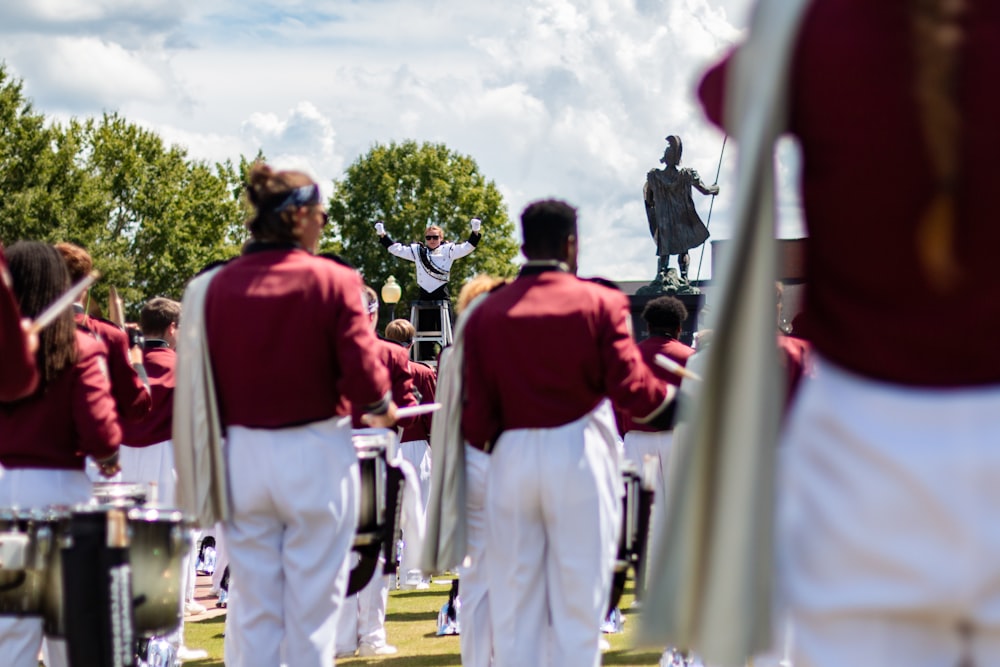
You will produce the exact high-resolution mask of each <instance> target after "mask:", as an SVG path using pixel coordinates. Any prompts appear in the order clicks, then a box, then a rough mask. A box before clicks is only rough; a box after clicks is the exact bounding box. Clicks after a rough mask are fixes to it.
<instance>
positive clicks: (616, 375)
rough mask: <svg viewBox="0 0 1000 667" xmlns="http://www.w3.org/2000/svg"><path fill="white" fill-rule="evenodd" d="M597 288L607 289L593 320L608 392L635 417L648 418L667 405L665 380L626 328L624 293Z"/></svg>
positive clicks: (626, 310) (627, 326)
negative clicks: (653, 369)
mask: <svg viewBox="0 0 1000 667" xmlns="http://www.w3.org/2000/svg"><path fill="white" fill-rule="evenodd" d="M596 289H602V290H606V292H607V294H606V295H605V296H606V298H605V299H603V300H602V302H601V303H602V309H603V312H599V313H598V316H599V319H598V321H597V323H596V326H597V331H598V336H599V338H600V340H598V349H600V350H601V354H602V363H603V365H604V378H605V383H606V391H607V395H608V397H609V398H610V399H611V402H612V403H614V405H615V406H617V407H618V408H619V409H621V410H622V411H623V412H625V413H628V414H629V415H631V416H632V417H633V418H634V419H638V420H645V419H649V418H651V417H653V416H655V415H656V414H658V413H659V412H660V411H661V410H663V409H664V408H665V407H666V398H667V393H666V382H664V381H663V380H660V379H658V378H657V377H656V376H655V375H654V374H653V371H652V370H651V369H650V368H649V367H648V366H646V363H645V362H644V361H643V360H642V354H641V353H640V352H639V348H638V347H637V346H636V344H635V340H634V339H633V338H632V334H631V332H630V330H629V321H630V318H631V315H630V312H629V304H628V300H627V299H626V298H625V295H624V294H621V293H620V292H612V291H611V290H609V289H607V288H602V287H597V288H596Z"/></svg>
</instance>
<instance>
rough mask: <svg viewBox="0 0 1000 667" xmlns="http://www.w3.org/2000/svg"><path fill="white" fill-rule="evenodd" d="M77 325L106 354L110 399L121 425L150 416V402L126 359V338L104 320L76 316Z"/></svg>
mask: <svg viewBox="0 0 1000 667" xmlns="http://www.w3.org/2000/svg"><path fill="white" fill-rule="evenodd" d="M76 323H77V325H78V326H81V327H83V328H84V329H86V330H87V331H89V332H91V333H92V334H93V335H94V336H95V337H96V338H97V339H98V340H100V341H101V342H103V343H104V345H105V346H106V347H107V350H108V374H109V375H110V377H111V395H112V396H114V397H115V406H116V407H117V408H118V415H119V416H120V417H121V419H122V421H123V422H131V421H139V420H141V419H143V418H144V417H145V416H146V415H148V414H149V408H150V406H152V404H153V400H152V398H151V397H150V395H149V390H148V389H146V385H144V384H143V383H142V379H141V378H140V377H139V374H138V373H136V371H135V368H133V367H132V362H131V361H129V358H128V334H126V333H125V332H124V331H122V330H121V329H119V328H118V325H116V324H112V323H111V322H108V321H106V320H102V319H98V318H96V317H90V316H89V315H87V314H86V313H77V314H76Z"/></svg>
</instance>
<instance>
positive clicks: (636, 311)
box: [628, 294, 705, 345]
mask: <svg viewBox="0 0 1000 667" xmlns="http://www.w3.org/2000/svg"><path fill="white" fill-rule="evenodd" d="M661 296H665V295H663V294H632V295H630V296H629V298H628V300H629V305H630V307H631V308H630V310H631V312H632V330H633V331H634V332H635V339H636V341H640V340H643V339H645V338H648V337H649V329H648V328H647V327H646V321H645V320H644V319H642V310H643V308H645V307H646V304H647V303H649V302H650V301H651V300H652V299H655V298H657V297H661ZM673 296H674V297H676V298H678V299H680V300H681V302H682V303H683V304H684V307H685V308H687V311H688V318H687V320H685V321H684V324H682V325H681V337H680V341H681V342H682V343H684V344H685V345H691V344H692V342H693V341H694V332H695V331H697V330H698V317H699V315H700V314H701V309H702V307H703V306H704V305H705V295H704V294H675V295H673Z"/></svg>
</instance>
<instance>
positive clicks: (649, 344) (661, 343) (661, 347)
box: [619, 336, 694, 433]
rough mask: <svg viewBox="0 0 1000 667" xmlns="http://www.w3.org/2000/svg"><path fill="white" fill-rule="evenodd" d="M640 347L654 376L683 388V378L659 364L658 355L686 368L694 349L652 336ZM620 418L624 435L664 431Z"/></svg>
mask: <svg viewBox="0 0 1000 667" xmlns="http://www.w3.org/2000/svg"><path fill="white" fill-rule="evenodd" d="M638 347H639V352H640V353H641V354H642V360H643V361H644V362H645V363H646V365H647V366H649V369H650V370H651V371H653V375H655V376H656V377H658V378H660V379H661V380H663V381H664V382H668V383H670V384H672V385H674V386H675V387H679V386H681V377H680V376H679V375H677V374H676V373H672V372H670V371H668V370H667V369H665V368H663V367H661V366H660V365H659V364H657V363H656V355H658V354H662V355H663V356H665V357H667V358H669V359H673V360H674V361H676V362H677V363H679V364H680V365H681V366H686V365H687V360H688V358H689V357H690V356H691V355H692V354H694V348H691V347H688V346H687V345H685V344H684V343H682V342H680V341H679V340H677V339H676V338H671V337H668V336H650V337H649V338H646V339H645V340H643V341H640V342H639V345H638ZM619 416H620V420H619V428H620V429H621V432H622V433H627V432H628V431H645V432H653V431H660V430H662V429H660V428H657V427H656V426H654V425H652V424H640V423H638V422H636V421H635V420H633V419H631V418H629V417H627V416H625V415H621V414H620V413H619Z"/></svg>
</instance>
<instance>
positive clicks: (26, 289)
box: [0, 241, 122, 667]
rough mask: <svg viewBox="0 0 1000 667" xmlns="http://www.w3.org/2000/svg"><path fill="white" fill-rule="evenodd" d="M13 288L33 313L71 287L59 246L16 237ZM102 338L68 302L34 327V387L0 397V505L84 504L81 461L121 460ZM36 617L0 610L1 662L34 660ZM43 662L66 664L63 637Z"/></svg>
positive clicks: (14, 664)
mask: <svg viewBox="0 0 1000 667" xmlns="http://www.w3.org/2000/svg"><path fill="white" fill-rule="evenodd" d="M7 259H8V261H9V263H10V273H11V277H12V285H13V292H14V295H15V296H16V297H17V299H18V304H19V306H20V310H21V312H22V313H23V314H24V315H25V316H26V317H32V318H34V317H36V316H38V315H39V314H40V313H41V312H42V311H43V310H44V309H45V308H46V307H47V306H48V305H49V304H51V303H52V302H53V301H55V300H56V299H57V298H58V297H59V296H61V295H62V294H63V293H64V292H65V291H66V290H67V289H69V287H70V280H69V273H68V272H67V270H66V266H65V264H64V263H63V261H62V258H61V257H60V255H59V253H58V252H57V251H56V250H55V248H53V247H52V246H50V245H48V244H46V243H39V242H35V241H20V242H18V243H15V244H14V245H12V246H11V247H10V248H9V249H8V250H7ZM104 355H105V348H104V345H103V344H102V343H100V342H99V341H97V340H95V339H94V338H93V337H91V336H90V335H88V334H87V333H85V332H83V331H80V330H79V329H77V326H76V324H75V322H74V320H73V312H72V310H70V309H67V310H66V311H65V312H64V313H62V314H61V315H60V316H59V318H58V319H57V320H56V321H55V322H54V323H52V324H51V325H49V326H48V327H46V328H45V329H43V330H42V331H41V333H40V334H39V345H38V352H37V354H36V363H37V367H38V371H39V375H40V381H41V382H40V385H39V388H38V389H37V390H36V391H35V392H34V393H32V394H31V395H30V396H28V397H26V398H22V399H21V400H17V401H13V402H6V403H0V434H3V435H2V437H0V464H3V468H2V470H0V507H19V508H45V507H49V506H52V505H63V506H72V505H76V504H79V503H86V502H87V501H89V500H90V497H91V482H90V479H89V478H88V477H87V475H86V474H85V473H84V460H85V457H86V456H91V457H93V459H94V460H95V461H96V462H97V465H98V467H99V470H100V471H101V474H103V475H104V476H105V477H110V476H112V475H114V474H116V473H117V472H118V470H119V467H118V445H119V443H120V442H121V437H122V432H121V427H120V426H119V424H118V415H117V412H116V411H115V402H114V399H113V398H112V396H111V385H110V382H109V380H108V375H107V367H106V365H105V356H104ZM42 623H43V620H42V619H41V618H32V617H26V618H14V617H9V616H4V617H0V664H3V665H9V666H10V667H37V665H38V652H39V649H40V648H41V645H42ZM47 643H48V651H47V653H48V656H47V660H46V662H47V664H48V665H49V667H63V666H65V665H66V664H67V662H66V644H65V642H64V641H63V640H58V639H51V638H50V639H49V641H48V642H47Z"/></svg>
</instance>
